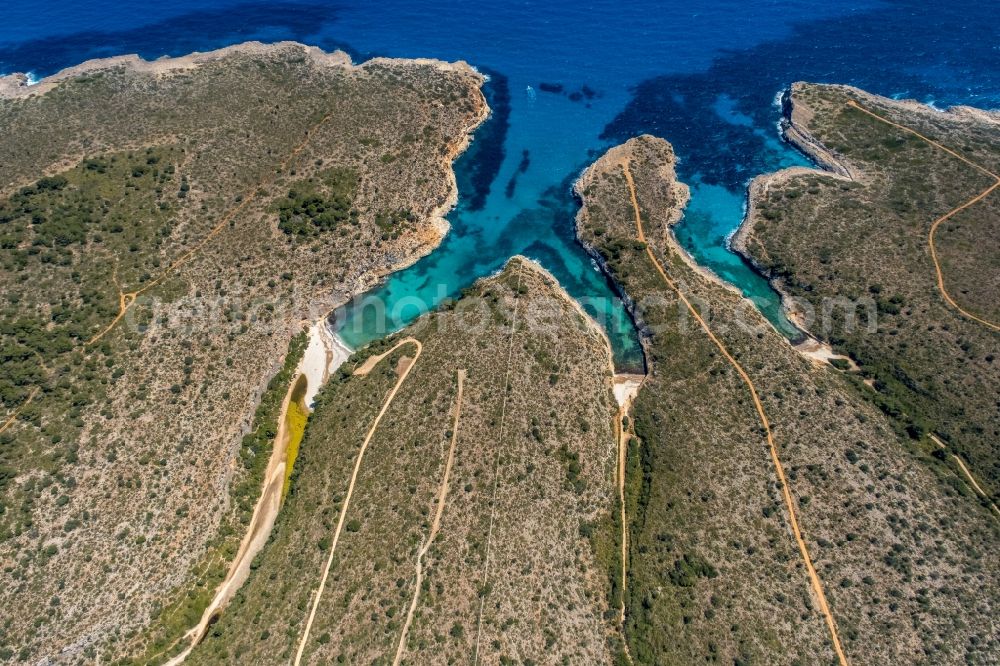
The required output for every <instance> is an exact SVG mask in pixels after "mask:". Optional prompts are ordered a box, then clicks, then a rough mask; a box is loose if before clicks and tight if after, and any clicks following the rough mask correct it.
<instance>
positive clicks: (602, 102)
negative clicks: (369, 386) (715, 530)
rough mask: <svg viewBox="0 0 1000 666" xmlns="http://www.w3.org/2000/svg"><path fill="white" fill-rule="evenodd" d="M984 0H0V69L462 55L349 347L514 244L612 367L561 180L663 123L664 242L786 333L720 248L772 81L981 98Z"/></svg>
mask: <svg viewBox="0 0 1000 666" xmlns="http://www.w3.org/2000/svg"><path fill="white" fill-rule="evenodd" d="M998 9H1000V8H998V6H997V4H996V2H995V1H994V0H986V1H983V0H971V1H970V0H952V1H951V2H949V3H932V2H929V1H927V0H900V1H888V0H881V1H879V0H852V1H849V2H848V1H843V2H830V1H829V0H824V1H819V0H769V1H753V0H718V1H716V2H698V1H696V0H671V1H669V2H632V3H623V2H621V0H618V1H611V0H602V1H596V0H595V1H589V2H588V1H587V0H574V1H567V0H559V1H553V2H533V1H526V0H506V1H503V2H496V1H479V2H444V1H443V0H425V1H416V0H414V1H411V2H402V1H400V0H384V1H383V2H378V3H375V2H357V3H335V2H311V1H298V0H296V1H285V2H272V3H259V2H239V1H237V0H231V1H216V2H211V1H209V2H205V1H201V2H195V1H193V0H161V1H160V2H157V3H150V2H134V1H132V0H114V1H112V0H90V1H89V2H87V3H56V2H26V1H25V0H13V3H10V2H8V3H7V4H5V6H4V8H3V9H0V73H9V72H14V71H26V72H31V73H33V74H34V75H35V76H44V75H46V74H51V73H53V72H55V71H58V70H59V69H61V68H63V67H67V66H70V65H73V64H76V63H78V62H80V61H82V60H85V59H87V58H93V57H101V56H110V55H117V54H122V53H139V54H140V55H142V56H144V57H146V58H155V57H158V56H161V55H181V54H184V53H188V52H190V51H194V50H201V51H204V50H209V49H212V48H217V47H220V46H224V45H227V44H232V43H236V42H241V41H245V40H248V39H259V40H263V41H275V40H280V39H294V40H298V41H301V42H305V43H308V44H315V45H318V46H321V47H323V48H326V49H334V48H341V49H344V50H346V51H348V52H349V53H350V54H351V55H352V57H354V58H355V60H363V59H366V58H368V57H371V56H373V55H387V56H402V57H418V56H423V57H437V58H443V59H448V60H457V59H462V60H466V61H468V62H469V63H471V64H473V65H474V66H476V67H477V68H479V69H480V70H481V71H483V72H485V73H488V74H489V76H490V84H489V86H488V90H487V94H488V96H489V99H490V102H491V106H492V107H493V109H494V115H493V118H492V119H491V120H490V121H489V122H488V123H487V125H486V126H484V127H483V128H482V129H481V130H480V131H479V132H478V133H477V140H476V142H475V143H474V148H473V149H472V150H470V151H469V152H468V153H466V155H464V156H463V157H462V158H460V160H459V162H458V164H457V173H458V180H459V192H460V203H459V206H458V208H457V209H456V210H455V211H454V212H453V213H452V214H451V215H450V216H449V219H450V221H451V223H452V232H451V234H450V235H449V236H448V237H447V238H446V239H445V241H444V243H443V244H442V246H441V247H440V248H439V249H438V250H436V251H435V252H434V253H433V254H431V255H430V256H429V257H427V258H425V259H423V260H421V261H420V262H418V263H417V264H416V265H414V266H413V267H411V268H410V269H408V270H405V271H402V272H400V273H397V274H395V275H393V276H391V277H390V278H389V279H388V280H387V281H386V283H385V284H384V285H382V286H381V287H380V288H379V289H378V290H377V295H378V296H379V297H381V298H384V299H386V301H387V303H388V305H389V310H390V313H391V314H394V315H395V316H394V318H393V320H392V321H389V322H384V321H375V320H373V319H367V320H366V319H365V318H364V317H363V316H361V315H359V314H358V313H359V312H363V311H365V310H363V309H358V308H355V309H350V308H349V309H348V311H347V312H346V313H344V312H342V313H341V315H346V316H345V317H342V319H343V321H341V323H340V326H341V333H342V336H343V337H344V338H345V340H346V341H347V342H348V343H349V344H351V345H354V346H358V345H361V344H364V343H365V342H367V341H369V340H371V339H372V338H373V337H375V336H378V335H381V334H383V333H384V332H385V330H386V327H388V329H389V330H391V329H393V328H396V327H398V326H400V325H402V324H403V323H405V322H406V321H409V320H411V319H412V318H413V317H414V316H416V315H417V314H419V312H420V309H419V308H414V307H405V308H400V307H394V305H395V304H402V303H407V302H413V300H414V299H411V298H408V299H406V300H403V299H404V298H405V297H409V296H418V297H420V298H423V299H425V300H426V301H427V302H428V303H435V302H437V301H438V300H440V298H442V297H444V296H453V295H455V294H456V293H457V292H458V291H459V290H461V289H462V288H463V287H465V286H468V285H469V284H470V283H471V282H472V281H473V280H474V279H475V278H477V277H479V276H482V275H486V274H489V273H492V272H494V271H495V270H497V269H498V268H499V267H500V266H502V264H503V263H504V261H506V259H507V258H508V257H509V256H511V255H512V254H515V253H522V254H525V255H527V256H529V257H532V258H535V259H538V260H539V261H541V263H542V264H544V265H545V266H546V267H547V268H548V269H549V270H550V271H552V272H553V273H554V274H555V275H556V277H557V278H558V279H559V280H560V282H561V283H562V284H563V285H564V286H565V287H566V288H567V289H568V290H569V292H570V293H571V294H573V295H574V296H575V297H577V298H579V299H581V300H582V302H584V304H585V306H586V307H588V309H589V310H590V311H591V312H592V313H593V314H594V315H595V317H596V318H598V319H599V320H600V321H601V323H602V324H603V325H604V326H605V327H606V328H607V329H608V331H609V333H610V337H611V339H612V342H613V345H614V347H615V352H616V360H617V363H618V365H619V367H622V368H634V367H636V366H639V365H641V355H640V354H639V351H638V347H637V344H636V338H635V333H634V330H633V329H632V327H631V324H630V322H629V320H628V318H627V316H626V314H625V313H624V310H623V309H622V308H621V305H620V303H617V302H616V300H615V299H614V295H613V293H612V291H611V289H610V287H609V285H608V284H607V283H606V282H605V280H604V279H603V278H602V276H601V275H600V273H598V272H597V270H596V269H595V267H594V266H593V264H592V263H591V261H590V260H589V258H588V257H587V256H586V254H585V253H584V252H583V251H582V249H581V248H580V247H579V246H578V245H577V244H576V243H575V241H574V238H573V227H572V224H573V217H574V215H575V213H576V210H577V206H578V204H577V202H575V201H574V199H573V197H572V194H571V191H570V186H571V184H572V182H573V180H574V179H575V178H576V176H577V175H578V174H579V173H580V171H581V170H582V169H583V168H584V167H585V166H586V165H587V164H588V163H589V162H591V161H592V160H593V159H594V158H595V157H596V156H597V155H599V154H600V152H601V151H602V150H603V149H605V148H606V147H608V146H610V145H612V144H614V143H618V142H621V141H623V140H625V139H627V138H629V137H632V136H635V135H636V134H640V133H643V132H649V133H653V134H656V135H659V136H662V137H664V138H666V139H668V140H670V141H671V142H672V143H673V144H674V146H675V148H676V150H677V153H678V155H679V157H680V160H681V162H680V167H679V173H680V176H681V178H682V179H683V180H684V181H685V182H687V183H688V184H690V185H691V186H692V200H691V204H690V206H689V208H688V210H687V212H686V214H685V218H684V220H682V222H681V223H680V224H679V226H678V228H677V236H678V238H679V239H680V241H681V243H682V244H683V245H684V246H685V247H686V248H687V249H688V250H689V251H690V252H691V253H692V254H693V255H694V257H695V258H696V259H697V260H698V261H700V262H702V263H703V264H705V265H707V266H708V267H710V268H711V269H712V270H714V271H715V272H716V273H718V274H719V275H720V276H722V277H723V278H724V279H726V280H728V281H730V282H732V283H733V284H735V285H737V286H738V287H740V288H741V289H742V290H743V291H744V293H745V294H746V295H748V296H749V297H751V298H752V299H753V300H754V301H755V302H756V303H757V305H758V307H759V308H760V309H761V310H762V311H763V312H764V314H765V315H766V316H767V317H768V318H769V319H770V320H771V322H772V323H773V324H774V325H775V326H776V327H777V328H779V329H780V330H782V331H783V332H785V333H786V334H789V335H792V334H793V333H794V330H793V329H792V328H791V327H790V325H789V324H788V322H787V321H785V320H784V318H783V317H782V315H781V311H780V307H779V303H778V300H777V298H776V295H775V294H774V292H773V291H772V290H771V289H770V287H769V286H768V285H767V283H766V282H765V281H764V280H763V279H762V278H761V277H759V276H758V275H756V274H755V273H754V272H753V271H752V270H751V269H750V268H749V267H748V266H746V265H745V264H744V263H743V262H742V261H741V260H740V259H739V258H738V257H737V256H736V255H734V254H732V253H731V252H729V250H728V248H727V238H728V236H729V235H730V234H731V233H732V232H733V230H734V229H735V228H736V226H737V225H738V224H739V222H740V220H741V219H742V216H743V206H744V202H745V193H746V185H747V183H748V181H749V179H750V178H752V177H753V176H754V175H756V174H758V173H762V172H765V171H771V170H774V169H777V168H780V167H783V166H788V165H793V164H805V163H806V162H805V161H804V159H803V158H802V157H801V156H800V155H799V154H797V153H796V152H795V151H793V150H791V149H790V148H789V147H788V146H787V145H785V144H784V143H782V141H781V138H780V136H779V134H778V131H777V127H776V124H777V121H778V119H779V116H780V109H779V108H778V107H777V106H776V105H775V97H776V95H777V94H778V93H779V92H780V91H781V90H782V89H783V88H785V87H786V86H787V85H788V84H790V83H791V82H793V81H796V80H810V81H820V82H839V83H849V84H854V85H857V86H860V87H863V88H866V89H868V90H871V91H873V92H877V93H880V94H883V95H890V96H897V97H911V98H916V99H918V100H921V101H924V102H930V103H934V104H936V105H939V106H947V105H951V104H971V105H976V106H982V107H987V108H997V107H1000V28H998V21H997V17H998ZM0 131H2V128H0ZM393 311H394V312H393ZM367 312H369V313H370V312H372V311H371V310H367Z"/></svg>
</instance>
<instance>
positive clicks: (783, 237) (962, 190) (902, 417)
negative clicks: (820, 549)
mask: <svg viewBox="0 0 1000 666" xmlns="http://www.w3.org/2000/svg"><path fill="white" fill-rule="evenodd" d="M851 100H854V101H856V102H858V103H860V104H861V105H862V106H863V107H864V108H865V109H867V110H869V111H871V112H874V113H876V114H878V115H880V116H881V117H883V118H885V119H887V120H891V121H892V122H895V123H898V124H901V125H904V126H906V127H909V128H912V129H913V130H916V131H917V132H919V133H921V134H923V135H924V136H926V137H928V138H930V139H932V140H934V141H936V142H938V143H940V144H942V145H944V146H946V147H947V148H949V149H951V150H953V151H955V152H957V153H959V154H960V155H962V156H963V157H965V158H966V159H968V160H971V161H972V162H975V163H977V164H979V165H981V166H982V167H984V168H985V169H987V170H989V171H992V172H994V173H997V172H998V171H1000V118H998V117H997V116H996V115H989V114H986V113H984V112H981V111H976V110H973V109H957V110H954V111H952V112H949V113H941V112H939V111H935V110H933V109H930V108H927V107H924V106H921V105H918V104H915V103H912V102H894V101H891V100H887V99H884V98H880V97H876V96H874V95H869V94H867V93H864V92H862V91H859V90H856V89H852V88H847V87H842V86H818V85H809V84H797V85H795V86H794V87H793V88H792V91H791V97H790V105H791V113H790V121H791V127H790V130H789V136H790V138H791V139H792V140H793V141H795V142H796V143H797V144H799V145H801V146H803V147H805V148H806V149H807V150H809V151H811V152H814V153H816V154H817V156H818V157H819V159H820V160H821V162H823V163H825V164H827V165H829V166H831V167H833V168H836V169H838V170H839V171H840V172H841V173H845V174H847V175H848V176H849V177H848V178H846V179H845V178H839V179H838V178H834V177H832V176H830V175H827V174H823V173H820V172H812V173H799V174H797V175H780V174H779V175H778V176H776V177H765V178H762V179H760V180H759V181H758V182H757V183H756V184H755V186H754V188H753V190H754V193H753V199H754V207H753V211H752V216H751V220H750V222H751V227H750V230H749V233H748V234H747V238H746V240H745V244H744V247H745V251H746V252H747V253H748V254H749V256H751V257H752V258H753V260H754V261H756V262H757V263H758V264H759V265H760V266H761V267H762V268H763V269H764V270H765V271H766V272H767V273H768V274H770V275H771V276H773V277H774V278H775V279H776V280H777V283H778V285H779V286H780V288H782V289H783V290H785V291H786V292H788V293H790V294H791V295H793V296H796V297H799V298H801V299H804V300H805V301H807V302H809V303H811V304H813V306H814V307H815V308H816V310H817V312H822V310H821V304H822V302H823V299H825V298H831V297H832V298H837V297H844V298H848V299H852V300H860V299H867V300H868V303H869V305H867V306H864V305H862V306H861V307H859V308H858V309H857V313H856V315H857V318H858V321H857V324H858V325H857V326H855V330H851V329H850V328H849V326H848V325H847V324H848V318H847V314H848V313H847V309H845V308H837V309H836V310H835V311H834V317H833V318H832V326H831V328H830V330H828V331H823V330H820V328H819V325H817V326H816V327H815V329H816V330H815V331H814V332H815V334H816V335H821V336H825V337H826V338H827V339H828V340H829V341H830V342H831V343H832V344H833V345H834V347H835V348H836V349H838V350H839V351H841V352H843V353H845V354H848V355H850V356H851V357H853V358H854V359H855V360H856V361H857V362H858V364H859V365H860V366H861V371H862V375H863V377H864V378H866V379H868V380H870V383H872V384H873V385H874V389H875V391H872V392H866V391H865V389H864V387H863V386H861V384H860V381H859V382H858V390H859V391H861V392H862V393H867V394H868V396H869V397H870V399H871V400H872V401H873V402H874V403H875V404H877V405H878V406H879V407H880V408H881V409H882V411H884V412H885V413H886V414H887V415H888V416H889V417H890V418H891V419H892V420H893V422H894V423H895V424H896V426H897V428H898V429H899V430H900V431H901V432H905V433H906V434H907V436H908V437H910V438H912V439H913V440H914V442H915V444H916V445H917V446H918V447H920V448H921V449H923V450H924V451H926V452H928V453H930V452H932V451H934V450H935V449H936V448H937V447H936V445H935V444H934V443H933V442H931V441H930V440H929V438H928V437H927V435H928V434H930V433H934V434H936V435H937V436H938V437H939V438H940V439H942V440H943V441H944V442H945V443H946V444H947V445H948V447H949V448H950V449H951V450H952V451H954V452H956V453H958V454H959V455H960V456H961V457H962V458H964V459H965V460H966V461H967V463H968V465H969V467H970V468H971V470H972V471H973V473H974V474H976V475H977V476H978V478H979V481H980V484H981V485H982V486H983V487H984V489H985V491H986V492H987V493H989V494H991V495H992V497H993V498H994V501H996V499H997V498H998V497H1000V402H998V401H1000V358H997V357H998V355H1000V332H998V330H997V329H995V328H994V329H991V328H990V327H989V326H986V325H983V324H982V323H979V322H976V321H974V320H971V319H969V318H967V317H965V316H963V315H962V314H960V313H959V312H957V311H956V310H955V309H954V308H953V307H951V306H950V305H949V304H948V303H947V302H946V301H945V299H944V298H943V297H942V295H941V293H940V291H939V290H938V286H937V282H936V277H935V270H934V263H933V261H932V258H931V255H930V251H929V247H928V232H929V229H930V226H931V223H932V222H933V221H934V220H935V219H936V218H938V217H940V216H942V215H944V214H945V213H947V212H948V211H949V210H951V209H953V208H955V207H956V206H959V205H960V204H963V203H964V202H966V201H968V200H969V199H971V198H973V197H974V196H975V195H977V194H979V193H981V192H982V191H983V190H985V189H986V188H987V187H989V186H990V185H992V184H993V183H994V182H995V179H994V178H991V177H990V176H988V175H986V174H984V173H982V172H980V171H978V170H977V169H976V168H974V167H972V166H970V165H969V164H966V163H964V162H962V161H961V160H960V159H958V158H956V157H954V156H952V155H949V154H948V153H946V152H945V151H943V150H941V149H939V148H937V147H934V146H932V145H930V144H929V143H928V142H926V141H924V140H923V139H921V138H919V137H917V136H914V135H913V134H910V133H907V132H905V131H903V130H900V129H898V128H896V127H892V126H890V125H888V124H886V123H883V122H880V121H879V120H878V119H876V118H872V117H871V116H869V115H868V114H865V113H863V112H862V111H860V110H858V109H857V108H853V107H851V106H848V102H849V101H851ZM998 238H1000V192H997V191H994V192H992V193H991V194H990V195H988V196H987V197H985V198H984V199H983V200H981V201H979V202H977V203H975V204H973V205H972V206H970V207H968V208H966V209H965V210H963V211H961V212H959V213H957V214H956V215H955V216H953V217H951V218H950V219H948V220H947V221H945V222H944V223H942V224H941V225H940V227H939V228H938V230H937V233H936V235H935V241H936V245H937V251H938V258H939V260H940V262H941V268H942V270H943V274H944V278H945V284H946V287H947V289H948V291H949V293H950V294H951V295H952V297H953V298H954V299H955V300H956V301H957V302H958V304H959V305H960V306H961V307H962V308H964V309H966V310H968V311H970V312H971V313H973V314H974V315H976V316H978V317H980V318H983V319H985V320H988V321H990V322H993V323H994V324H1000V243H998V242H997V239H998ZM872 312H874V313H875V315H874V316H875V317H876V320H877V322H878V333H877V334H874V335H873V334H870V333H868V332H867V317H868V316H870V314H869V313H872ZM850 314H854V313H850ZM821 323H822V322H821V321H820V322H817V324H821Z"/></svg>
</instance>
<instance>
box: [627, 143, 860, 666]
mask: <svg viewBox="0 0 1000 666" xmlns="http://www.w3.org/2000/svg"><path fill="white" fill-rule="evenodd" d="M621 167H622V173H624V174H625V182H626V184H627V185H628V190H629V197H630V198H631V200H632V209H633V210H634V211H635V224H636V230H637V232H638V240H639V241H640V242H641V243H643V244H644V245H645V246H646V254H647V255H648V256H649V260H650V261H651V262H652V263H653V266H655V267H656V270H657V272H659V274H660V277H662V278H663V281H664V282H665V283H666V285H667V286H668V287H669V288H670V290H671V291H673V292H674V293H675V294H676V295H677V297H678V298H679V299H680V300H681V302H682V303H684V305H685V306H686V307H687V309H688V311H689V312H690V313H691V316H692V317H694V319H695V320H696V321H697V322H698V324H699V325H700V326H701V328H702V330H704V331H705V334H706V335H708V337H709V339H710V340H711V341H712V342H713V343H714V344H715V346H716V347H718V349H719V352H721V353H722V355H723V356H724V357H725V358H726V360H727V361H729V364H730V365H731V366H733V368H734V369H735V370H736V372H737V373H738V374H739V376H740V378H741V379H742V380H743V383H744V384H746V386H747V389H749V391H750V396H751V397H752V398H753V404H754V407H755V408H756V410H757V415H758V416H759V417H760V422H761V425H762V426H763V427H764V432H765V433H766V434H767V445H768V448H769V449H770V451H771V462H772V463H773V464H774V470H775V473H776V474H777V476H778V481H779V482H780V483H781V494H782V496H783V497H784V500H785V507H786V508H787V509H788V516H789V523H790V525H791V528H792V534H793V536H794V537H795V542H796V543H797V544H798V547H799V553H800V554H801V555H802V561H803V563H804V564H805V566H806V572H807V573H808V574H809V582H810V583H811V585H812V590H813V593H814V594H815V596H816V600H817V601H818V602H819V609H820V612H821V613H822V615H823V618H824V619H825V620H826V625H827V627H828V628H829V630H830V638H831V639H832V641H833V649H834V652H836V653H837V659H838V661H839V662H840V664H841V666H847V663H848V662H847V657H846V656H845V655H844V649H843V647H842V646H841V644H840V635H839V634H838V633H837V622H836V621H835V620H834V619H833V614H832V613H830V607H829V606H828V605H827V602H826V594H824V593H823V583H822V582H820V579H819V575H818V574H817V573H816V568H815V567H814V566H813V562H812V557H811V556H810V555H809V548H808V546H806V542H805V539H803V538H802V532H801V530H800V529H799V521H798V519H797V518H796V515H795V503H794V501H793V500H792V492H791V489H790V487H789V484H788V480H787V479H786V478H785V469H784V467H783V466H782V464H781V459H780V458H779V457H778V448H777V446H775V444H774V438H773V436H772V434H771V425H770V423H769V422H768V419H767V414H766V413H765V412H764V405H763V404H762V403H761V401H760V396H759V395H758V393H757V387H756V385H755V384H754V383H753V380H752V379H750V375H748V374H747V372H746V370H744V369H743V366H742V365H740V363H739V362H738V361H737V360H736V359H735V358H733V356H732V354H730V353H729V350H728V349H726V346H725V345H723V344H722V341H721V340H719V339H718V338H717V337H715V334H714V333H713V332H712V329H711V328H710V327H709V326H708V324H707V323H706V322H705V320H704V319H702V317H701V315H700V314H699V313H698V310H697V309H696V308H695V307H694V306H693V305H692V304H691V302H690V301H689V300H688V299H687V297H686V296H685V295H684V292H682V291H681V290H680V288H679V287H678V286H677V284H676V283H675V282H674V281H673V280H672V279H670V277H669V276H668V275H667V272H666V271H665V270H664V269H663V266H662V265H661V264H660V261H659V260H658V259H657V258H656V255H654V254H653V249H652V247H651V246H650V245H649V243H648V242H646V235H645V233H643V229H642V216H641V215H640V214H639V200H638V198H637V197H636V192H635V181H634V180H633V179H632V172H631V171H630V170H629V163H628V162H627V161H623V162H622V164H621Z"/></svg>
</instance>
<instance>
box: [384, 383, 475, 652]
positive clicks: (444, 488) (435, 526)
mask: <svg viewBox="0 0 1000 666" xmlns="http://www.w3.org/2000/svg"><path fill="white" fill-rule="evenodd" d="M464 388H465V370H464V369H461V370H459V371H458V396H457V397H456V398H455V420H454V422H453V423H452V425H451V447H450V448H449V449H448V459H447V461H446V462H445V465H444V476H443V477H442V478H441V487H440V489H439V490H438V501H437V511H436V512H435V514H434V522H433V523H432V524H431V530H430V532H429V533H428V534H427V539H426V540H425V541H424V543H423V545H422V546H421V547H420V550H419V551H418V552H417V564H416V571H417V582H416V583H414V587H413V600H412V601H411V602H410V610H409V611H407V613H406V622H405V623H404V624H403V633H402V634H400V636H399V645H398V646H397V647H396V657H395V658H394V659H393V660H392V664H393V666H399V663H400V662H401V661H402V659H403V652H404V651H405V650H406V637H407V635H408V634H409V633H410V625H411V624H412V623H413V614H414V612H416V610H417V601H418V600H419V599H420V586H421V584H422V583H423V579H424V563H423V560H424V555H426V554H427V551H428V550H430V549H431V544H432V543H434V537H436V536H437V533H438V530H440V529H441V516H442V515H443V514H444V503H445V500H446V499H447V497H448V478H449V477H450V476H451V466H452V463H454V462H455V444H456V443H457V442H458V419H459V417H460V416H461V415H462V391H463V389H464Z"/></svg>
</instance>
